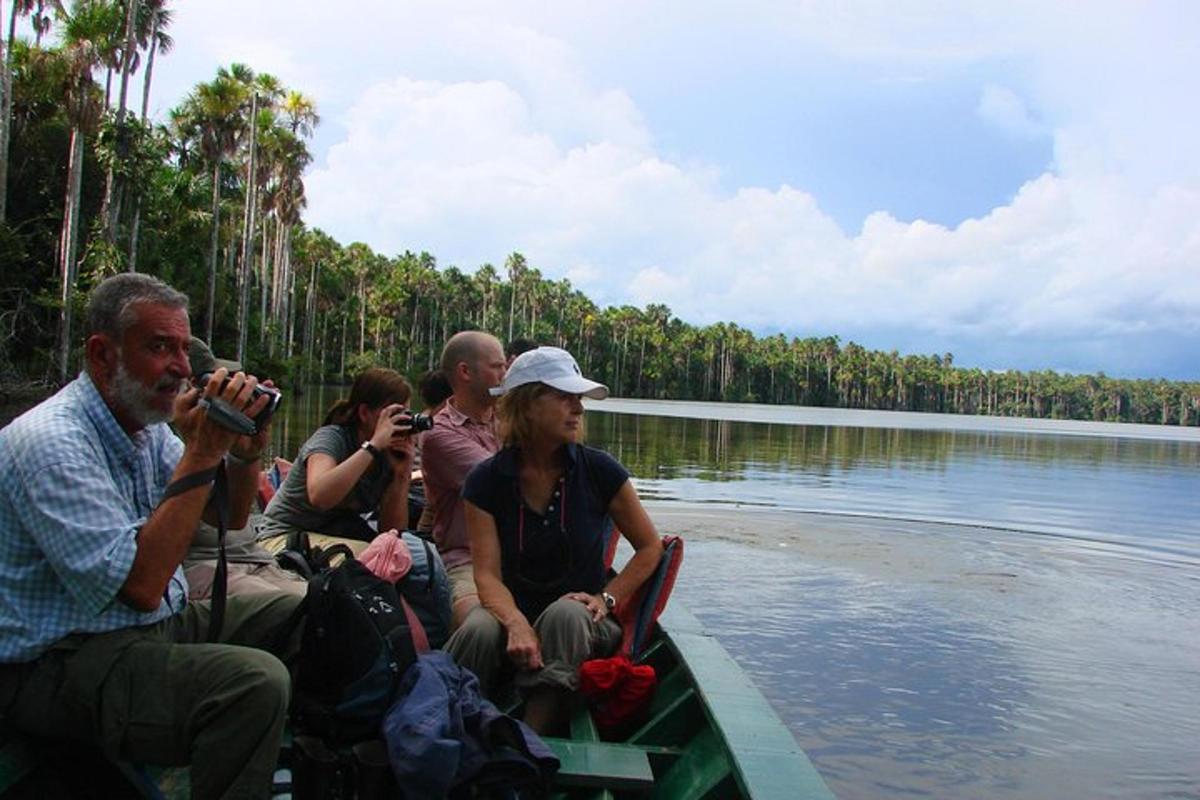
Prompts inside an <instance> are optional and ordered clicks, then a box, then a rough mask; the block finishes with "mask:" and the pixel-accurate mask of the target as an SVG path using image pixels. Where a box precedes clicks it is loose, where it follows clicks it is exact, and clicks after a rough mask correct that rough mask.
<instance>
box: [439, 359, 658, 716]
mask: <svg viewBox="0 0 1200 800" xmlns="http://www.w3.org/2000/svg"><path fill="white" fill-rule="evenodd" d="M492 392H493V394H498V395H502V397H501V399H500V402H499V405H498V406H497V409H496V414H497V418H498V420H499V424H500V435H501V438H502V440H503V443H504V446H503V448H502V449H501V451H500V452H499V453H497V454H496V455H495V456H493V457H492V458H489V459H487V460H486V461H483V462H482V463H480V464H479V465H478V466H476V467H475V468H474V469H473V470H472V471H471V473H470V475H468V476H467V480H466V483H465V484H464V485H463V499H464V500H465V501H466V513H467V527H468V529H469V531H470V536H471V557H472V561H473V564H474V573H475V584H476V586H477V587H478V589H479V599H480V602H481V604H482V605H481V607H479V608H476V609H475V610H474V611H472V612H471V614H470V615H469V616H468V617H467V619H466V620H465V621H464V622H463V624H462V626H461V627H460V628H459V629H458V631H456V632H455V634H454V636H452V637H451V639H450V641H449V642H448V643H447V646H446V647H447V650H449V651H450V652H451V654H452V655H453V656H454V657H455V659H456V660H457V661H458V662H459V663H460V664H461V665H463V666H465V667H468V668H469V669H471V670H472V671H473V672H475V674H476V675H477V676H479V681H480V685H481V688H482V689H483V691H484V693H485V694H489V693H491V692H492V691H493V690H494V689H495V688H496V686H497V685H498V682H499V680H500V679H501V678H502V677H504V676H505V675H506V674H508V673H515V675H514V680H515V683H516V685H517V687H518V688H519V689H520V690H521V691H522V692H523V693H524V694H525V696H526V703H525V721H526V722H528V723H529V724H530V725H531V726H532V727H533V728H534V730H536V731H538V732H539V733H554V732H558V731H560V730H562V728H563V727H564V725H565V722H566V717H567V713H568V710H569V702H568V701H569V698H570V694H571V693H572V692H574V691H575V690H576V689H577V688H578V686H579V678H578V674H579V665H580V664H581V663H582V662H583V661H585V660H587V659H589V658H594V657H598V656H605V655H608V654H610V653H611V652H612V651H613V650H615V649H616V647H617V645H618V644H619V643H620V639H621V629H620V626H619V625H618V623H617V621H616V619H615V618H614V617H613V616H612V613H611V612H612V610H613V608H614V606H616V604H617V602H618V601H619V600H620V599H621V598H623V597H627V596H629V595H630V594H632V593H633V592H634V591H635V590H636V589H637V588H638V587H639V586H640V585H641V583H642V582H643V581H644V580H646V578H647V577H649V576H650V574H651V573H652V572H653V571H654V569H655V567H656V566H657V565H658V563H659V560H660V558H661V556H662V544H661V541H660V539H659V536H658V533H657V532H656V531H655V529H654V524H653V523H652V522H651V521H650V518H649V516H648V515H647V514H646V511H645V509H643V508H642V504H641V501H640V500H639V499H638V496H637V492H636V491H635V490H634V488H633V484H632V483H630V481H629V473H628V472H627V471H626V470H625V468H624V467H622V466H621V465H620V464H619V463H617V461H616V460H614V459H613V458H612V456H610V455H608V454H607V453H605V452H603V451H601V450H597V449H595V448H591V447H586V446H584V445H582V444H580V439H581V438H582V434H583V403H582V398H583V397H590V398H594V399H603V398H604V397H607V396H608V389H607V387H605V386H603V385H602V384H599V383H596V382H595V381H591V380H588V379H587V378H584V377H583V376H582V375H581V374H580V371H579V366H578V365H577V364H576V363H575V359H574V358H572V357H571V354H570V353H568V352H567V351H565V350H561V349H559V348H557V347H539V348H537V349H536V350H531V351H529V352H527V353H523V354H522V355H520V356H519V357H518V358H517V359H516V360H515V361H513V363H512V366H510V367H509V369H508V374H507V376H506V377H505V379H504V383H503V384H501V385H500V386H499V387H497V388H496V389H493V390H492ZM611 522H615V523H616V525H617V527H618V528H619V529H620V531H621V534H622V535H623V536H624V537H625V538H626V539H627V540H629V543H630V544H631V545H633V549H634V554H633V557H632V558H631V559H630V560H629V562H628V563H627V564H626V565H625V567H624V569H622V570H621V572H620V573H619V574H617V575H616V576H615V577H611V578H610V576H609V574H607V570H606V568H605V564H604V544H605V535H606V533H607V532H608V530H609V526H610V524H611Z"/></svg>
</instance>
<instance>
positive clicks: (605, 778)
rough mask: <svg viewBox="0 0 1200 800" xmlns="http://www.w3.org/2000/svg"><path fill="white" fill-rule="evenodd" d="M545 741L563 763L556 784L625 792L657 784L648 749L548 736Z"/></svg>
mask: <svg viewBox="0 0 1200 800" xmlns="http://www.w3.org/2000/svg"><path fill="white" fill-rule="evenodd" d="M546 743H547V744H548V745H549V746H550V749H551V750H553V751H554V754H555V755H556V756H558V760H559V761H560V762H561V764H562V766H560V767H559V770H558V774H557V776H556V777H555V780H554V783H555V785H556V786H583V787H596V788H603V789H610V790H612V791H625V790H630V789H649V788H651V787H652V786H654V772H653V771H652V770H651V769H650V759H649V758H647V757H646V753H645V751H643V750H641V749H640V748H637V747H631V746H629V745H620V744H607V743H604V742H576V741H571V740H569V739H553V738H547V739H546Z"/></svg>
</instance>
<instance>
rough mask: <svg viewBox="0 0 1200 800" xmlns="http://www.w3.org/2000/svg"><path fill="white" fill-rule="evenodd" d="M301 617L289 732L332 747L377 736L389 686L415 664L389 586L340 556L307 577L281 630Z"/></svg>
mask: <svg viewBox="0 0 1200 800" xmlns="http://www.w3.org/2000/svg"><path fill="white" fill-rule="evenodd" d="M302 616H303V617H304V629H303V632H302V633H301V638H300V650H299V654H298V655H297V658H296V681H295V691H294V692H293V705H292V717H293V726H294V728H295V730H296V731H297V732H300V733H306V734H311V735H314V736H318V737H320V738H321V739H323V740H324V741H326V742H328V743H329V744H330V745H332V746H334V747H338V746H343V745H349V744H354V743H356V742H361V741H364V740H368V739H374V738H377V737H378V736H379V730H380V723H381V721H382V720H383V715H384V714H385V713H386V712H387V710H388V707H389V706H390V705H391V703H392V699H393V696H394V695H395V690H396V686H397V684H398V683H399V682H400V678H401V676H403V675H404V672H405V670H407V669H408V667H409V665H410V664H412V663H413V661H415V660H416V651H415V649H414V647H413V641H412V632H411V630H410V629H409V626H408V620H407V618H406V617H405V615H404V610H403V608H402V607H401V605H400V597H399V595H398V594H397V593H396V587H395V586H394V585H393V584H390V583H388V582H387V581H384V580H381V579H380V578H378V577H376V576H375V575H374V574H373V573H372V572H371V571H370V570H368V569H367V568H366V567H364V566H363V565H362V564H360V563H359V562H358V561H356V560H354V559H353V558H347V559H345V560H344V561H342V563H340V564H338V566H336V567H333V568H330V569H325V570H323V571H321V572H320V573H318V574H317V575H316V576H314V577H313V578H312V579H311V580H309V583H308V593H307V594H306V595H305V597H304V600H303V601H302V602H301V603H300V605H299V606H298V607H297V609H296V611H295V613H294V614H293V616H292V620H293V621H292V622H291V623H290V624H288V625H285V630H294V628H295V625H296V623H297V622H298V621H299V619H300V618H301V617H302Z"/></svg>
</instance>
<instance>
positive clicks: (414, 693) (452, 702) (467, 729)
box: [383, 651, 559, 798]
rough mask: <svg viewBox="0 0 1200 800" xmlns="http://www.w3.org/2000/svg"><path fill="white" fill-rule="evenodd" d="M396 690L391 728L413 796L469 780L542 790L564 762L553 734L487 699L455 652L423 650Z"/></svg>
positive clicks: (396, 762)
mask: <svg viewBox="0 0 1200 800" xmlns="http://www.w3.org/2000/svg"><path fill="white" fill-rule="evenodd" d="M396 696H397V698H398V699H397V700H396V701H395V702H394V703H393V704H392V707H391V708H390V709H389V710H388V713H387V716H386V717H385V718H384V721H383V734H384V738H385V739H386V740H387V748H388V759H389V760H390V761H391V764H392V770H393V771H394V772H395V773H396V778H397V781H398V783H399V784H400V790H401V793H402V794H403V795H404V796H405V797H409V798H444V797H447V796H449V795H450V794H451V793H452V792H456V791H458V790H460V789H465V788H466V787H469V786H488V787H497V788H499V787H525V788H530V789H532V790H533V791H534V792H535V793H539V794H541V793H544V792H545V790H546V787H547V786H548V785H549V781H550V779H551V778H552V777H553V775H554V773H555V772H556V771H557V770H558V767H559V762H558V758H557V757H555V755H554V753H553V752H552V751H551V750H550V748H549V747H547V746H546V744H545V742H543V741H542V740H541V739H539V738H538V736H537V734H535V733H534V732H533V731H532V730H531V729H530V728H529V726H527V725H526V724H525V723H523V722H520V721H519V720H515V719H513V718H512V717H509V716H507V715H505V714H502V713H501V712H500V711H499V709H497V708H496V707H495V706H494V705H492V703H490V702H489V701H488V700H485V699H484V698H483V697H482V696H481V695H480V693H479V681H478V680H477V679H476V677H475V675H474V674H473V673H472V672H470V671H469V670H465V669H462V668H461V667H459V666H458V665H457V664H455V663H454V660H453V659H451V658H450V656H449V655H448V654H447V653H444V652H440V651H434V652H431V653H426V654H423V655H421V656H419V657H418V658H417V660H416V661H415V662H414V663H413V664H412V666H410V667H409V668H408V670H407V671H406V672H405V673H404V678H403V680H402V681H401V683H400V687H399V689H398V690H397V695H396Z"/></svg>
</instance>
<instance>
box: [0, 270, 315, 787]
mask: <svg viewBox="0 0 1200 800" xmlns="http://www.w3.org/2000/svg"><path fill="white" fill-rule="evenodd" d="M190 344H191V329H190V323H189V320H188V311H187V298H186V296H184V295H183V294H181V293H179V292H178V291H176V290H174V289H172V288H171V287H170V286H167V285H166V284H165V283H163V282H162V281H159V280H157V279H155V278H152V277H150V276H147V275H143V274H137V273H127V274H122V275H117V276H114V277H111V278H108V279H106V280H105V281H103V282H102V283H100V284H99V285H98V286H97V287H96V288H95V289H94V290H93V292H92V294H91V296H90V298H89V301H88V309H87V340H86V345H85V364H86V366H85V369H84V372H83V373H81V374H80V376H79V377H78V378H77V379H76V380H75V381H73V382H72V383H70V384H68V385H67V386H66V387H65V388H63V389H62V390H61V391H60V392H58V393H57V394H56V395H54V396H53V397H51V398H49V399H48V400H46V401H44V402H43V403H41V404H40V405H38V406H36V407H35V408H33V409H32V410H30V411H29V412H27V413H26V414H24V415H22V416H21V417H19V418H17V419H16V420H14V421H13V422H12V424H10V425H9V426H8V427H6V428H5V429H4V430H2V431H0V714H2V715H3V717H4V720H5V723H6V724H11V725H12V726H14V727H16V728H17V729H19V730H22V731H24V732H27V733H31V734H34V735H37V736H42V737H47V738H69V739H73V740H76V741H79V740H82V741H85V742H89V743H92V744H94V745H96V746H97V747H99V748H100V749H101V750H103V751H104V752H105V753H106V754H108V755H109V756H112V757H116V758H121V759H129V760H133V761H138V762H144V763H152V764H164V765H173V764H187V763H190V764H191V765H192V770H191V790H192V796H193V797H197V798H203V797H218V796H239V797H241V796H244V797H260V796H261V797H266V796H267V795H268V794H269V790H270V780H271V774H272V771H273V769H274V766H275V762H276V758H277V755H278V748H279V741H280V734H281V731H282V729H283V724H284V719H285V715H286V711H287V704H288V696H289V691H290V685H289V678H288V673H287V670H286V669H285V667H284V666H283V664H282V663H281V662H280V660H279V659H278V658H277V657H276V656H275V655H272V654H270V653H268V652H266V651H265V650H262V649H257V648H259V647H263V646H265V645H266V643H268V642H270V641H272V639H273V634H274V631H275V629H276V628H277V627H278V626H279V625H280V624H281V623H283V622H284V621H285V620H286V619H287V618H288V616H289V615H290V614H291V611H292V610H293V608H294V607H295V605H296V604H297V603H298V602H299V599H300V598H299V597H297V596H294V595H290V594H284V593H275V594H262V595H246V596H234V597H230V598H229V599H228V604H227V606H226V608H225V615H224V623H223V625H222V626H220V627H221V633H220V636H219V638H218V639H217V640H216V641H212V642H208V643H206V641H207V640H209V639H210V633H211V632H212V631H211V628H212V627H215V626H212V625H211V622H212V614H211V609H210V607H209V605H208V604H207V603H189V602H188V601H187V583H186V580H185V579H184V575H183V572H182V570H181V569H180V564H181V562H182V561H183V558H184V555H185V554H186V553H187V551H188V547H189V546H190V544H191V542H192V536H193V532H194V531H195V530H196V527H197V524H198V523H199V522H200V520H201V519H202V518H211V517H212V516H213V509H212V508H211V507H210V503H209V496H210V490H211V488H212V481H213V479H214V478H215V476H216V474H217V468H218V467H219V466H220V465H222V464H223V465H224V468H225V469H226V470H227V476H228V487H229V509H230V516H229V520H228V522H229V525H230V526H231V527H239V526H243V525H245V524H246V519H247V517H248V515H249V510H250V507H251V503H252V501H253V498H254V493H255V490H256V488H257V485H258V477H259V472H260V470H261V465H260V463H259V462H260V459H259V455H260V452H261V449H262V447H263V445H264V444H265V441H266V438H267V436H268V435H269V433H268V430H267V428H266V426H265V424H264V425H253V433H252V435H248V434H250V433H251V432H250V429H249V428H246V427H244V426H243V427H241V428H238V427H237V426H236V425H233V426H231V425H230V424H228V421H229V420H230V419H232V420H234V421H235V422H236V421H239V420H240V419H247V420H250V421H252V420H254V419H256V418H257V419H259V420H261V421H263V422H265V421H266V419H265V418H263V417H262V416H261V415H262V413H263V412H264V410H265V409H266V408H267V407H268V406H269V405H270V404H272V403H273V402H277V399H276V398H277V393H273V392H270V391H262V390H259V384H258V381H257V379H256V378H255V377H254V376H252V375H246V374H244V373H242V372H236V373H234V374H233V375H230V374H229V371H228V370H227V369H226V368H224V367H218V368H216V369H215V370H214V371H213V372H212V374H211V375H210V376H209V378H208V380H207V382H205V383H204V384H203V385H199V386H193V387H190V388H188V389H187V390H186V391H181V388H183V386H184V385H185V382H186V381H187V380H188V379H189V377H191V375H192V366H191V364H190V363H189V358H188V351H189V345H190ZM214 407H216V408H218V409H220V410H219V412H218V413H212V409H213V408H214ZM168 420H173V421H174V425H175V430H176V431H177V434H178V435H176V433H173V432H172V431H171V429H170V428H169V427H168V426H167V425H166V422H167V421H168ZM231 427H232V428H233V429H231ZM208 521H210V522H211V521H212V519H208Z"/></svg>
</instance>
